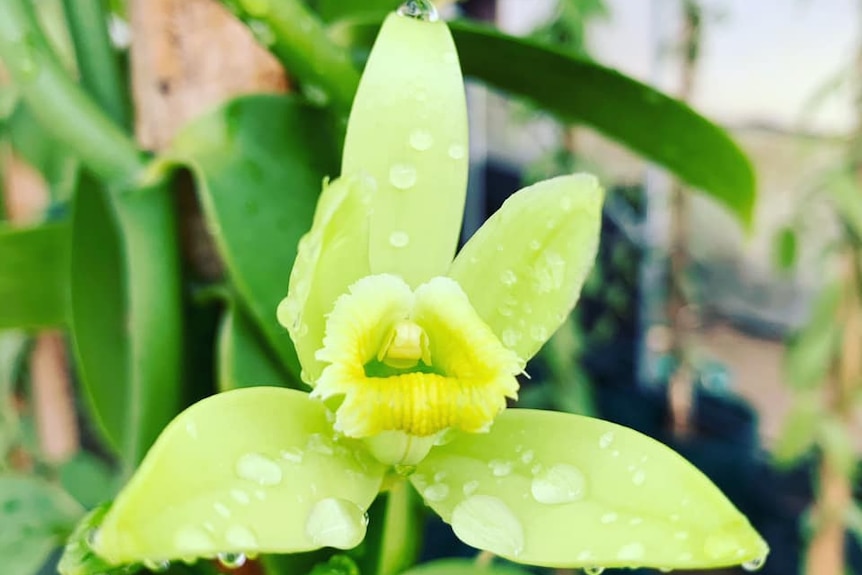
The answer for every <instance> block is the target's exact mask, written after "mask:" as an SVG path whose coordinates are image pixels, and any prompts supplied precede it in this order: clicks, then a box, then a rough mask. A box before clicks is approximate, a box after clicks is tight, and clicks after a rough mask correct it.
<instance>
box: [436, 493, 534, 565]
mask: <svg viewBox="0 0 862 575" xmlns="http://www.w3.org/2000/svg"><path fill="white" fill-rule="evenodd" d="M452 529H453V530H454V531H455V535H457V536H458V538H459V539H461V540H462V541H464V542H465V543H467V544H468V545H472V546H473V547H477V548H479V549H487V550H488V551H491V552H492V553H496V554H498V555H502V556H504V557H507V556H508V557H517V556H518V555H520V554H521V552H522V551H523V550H524V528H523V526H522V525H521V522H520V521H519V520H518V518H517V517H515V514H514V513H512V510H511V509H509V507H508V506H507V505H506V504H505V503H503V501H502V500H500V499H499V498H497V497H492V496H490V495H473V496H471V497H468V498H467V499H465V500H464V501H462V502H461V503H459V504H458V505H457V506H456V507H455V509H454V510H453V511H452Z"/></svg>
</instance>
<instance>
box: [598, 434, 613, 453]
mask: <svg viewBox="0 0 862 575" xmlns="http://www.w3.org/2000/svg"><path fill="white" fill-rule="evenodd" d="M613 442H614V432H613V431H606V432H605V433H603V434H602V436H601V437H599V447H601V448H602V449H607V448H608V447H610V445H611V443H613Z"/></svg>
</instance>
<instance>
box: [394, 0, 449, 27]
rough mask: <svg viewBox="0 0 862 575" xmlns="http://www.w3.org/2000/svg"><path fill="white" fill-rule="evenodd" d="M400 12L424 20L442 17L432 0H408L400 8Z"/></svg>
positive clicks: (433, 20)
mask: <svg viewBox="0 0 862 575" xmlns="http://www.w3.org/2000/svg"><path fill="white" fill-rule="evenodd" d="M398 14H399V15H401V16H407V17H409V18H416V19H417V20H422V21H424V22H436V21H437V20H439V19H440V15H439V14H437V8H435V7H434V4H433V3H432V2H431V1H430V0H407V2H405V3H404V4H402V5H401V6H400V7H399V8H398Z"/></svg>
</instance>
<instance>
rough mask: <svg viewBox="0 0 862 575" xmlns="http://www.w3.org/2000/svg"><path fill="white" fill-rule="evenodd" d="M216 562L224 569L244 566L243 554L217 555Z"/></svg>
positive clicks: (244, 556)
mask: <svg viewBox="0 0 862 575" xmlns="http://www.w3.org/2000/svg"><path fill="white" fill-rule="evenodd" d="M217 557H218V562H219V563H221V564H222V567H225V568H226V569H239V568H240V567H242V566H243V565H245V561H246V555H245V553H219V554H218V556H217Z"/></svg>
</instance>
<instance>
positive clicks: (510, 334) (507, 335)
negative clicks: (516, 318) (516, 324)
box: [503, 328, 521, 347]
mask: <svg viewBox="0 0 862 575" xmlns="http://www.w3.org/2000/svg"><path fill="white" fill-rule="evenodd" d="M519 341H521V334H520V333H518V332H517V331H515V330H514V329H511V328H510V329H504V330H503V345H505V346H506V347H515V346H516V345H518V342H519Z"/></svg>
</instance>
